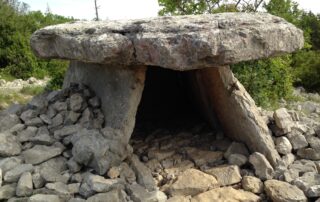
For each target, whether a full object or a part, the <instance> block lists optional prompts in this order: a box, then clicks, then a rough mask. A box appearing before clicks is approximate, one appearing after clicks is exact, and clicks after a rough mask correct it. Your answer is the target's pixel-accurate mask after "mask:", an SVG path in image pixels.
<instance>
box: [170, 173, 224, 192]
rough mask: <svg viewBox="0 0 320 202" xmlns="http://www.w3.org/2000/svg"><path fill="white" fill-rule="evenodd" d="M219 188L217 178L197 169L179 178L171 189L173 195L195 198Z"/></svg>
mask: <svg viewBox="0 0 320 202" xmlns="http://www.w3.org/2000/svg"><path fill="white" fill-rule="evenodd" d="M217 186H218V182H217V180H216V178H215V177H213V176H211V175H208V174H206V173H203V172H201V171H199V170H196V169H192V168H191V169H188V170H186V171H184V172H183V173H182V174H181V175H180V176H178V178H177V181H175V182H174V183H173V184H172V185H171V187H170V188H169V192H170V194H171V195H184V196H188V195H191V196H194V195H197V194H199V193H201V192H205V191H207V190H209V189H212V188H214V187H217Z"/></svg>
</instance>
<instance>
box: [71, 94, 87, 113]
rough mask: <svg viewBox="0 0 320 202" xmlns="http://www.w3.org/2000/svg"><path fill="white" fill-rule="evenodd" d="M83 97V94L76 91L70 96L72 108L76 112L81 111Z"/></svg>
mask: <svg viewBox="0 0 320 202" xmlns="http://www.w3.org/2000/svg"><path fill="white" fill-rule="evenodd" d="M83 101H84V99H83V97H82V96H81V94H79V93H76V94H73V95H71V97H70V109H71V110H72V111H74V112H78V111H80V109H81V107H82V104H83Z"/></svg>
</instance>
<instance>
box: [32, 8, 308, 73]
mask: <svg viewBox="0 0 320 202" xmlns="http://www.w3.org/2000/svg"><path fill="white" fill-rule="evenodd" d="M303 43H304V40H303V33H302V31H301V30H299V29H298V28H296V27H295V26H294V25H292V24H290V23H288V22H286V21H285V20H283V19H282V18H279V17H276V16H272V15H270V14H267V13H220V14H214V15H193V16H169V17H158V18H150V19H141V20H126V21H99V22H91V21H78V22H73V23H66V24H61V25H55V26H49V27H46V28H43V29H41V30H38V31H36V32H35V33H34V34H33V35H32V38H31V46H32V49H33V50H34V52H35V53H36V55H37V56H39V57H41V58H61V59H69V60H77V61H81V62H86V63H99V64H110V65H119V66H120V67H121V66H122V67H123V66H137V65H151V66H160V67H164V68H170V69H174V70H191V69H199V68H206V67H213V66H222V65H228V64H233V63H238V62H240V61H246V60H253V59H259V58H265V57H270V56H274V55H278V54H281V53H287V52H293V51H295V50H297V49H299V48H301V47H302V46H303Z"/></svg>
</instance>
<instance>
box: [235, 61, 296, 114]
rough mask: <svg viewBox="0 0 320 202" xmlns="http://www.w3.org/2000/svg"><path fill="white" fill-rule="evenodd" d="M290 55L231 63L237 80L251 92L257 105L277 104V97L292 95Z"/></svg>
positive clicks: (269, 106) (272, 106)
mask: <svg viewBox="0 0 320 202" xmlns="http://www.w3.org/2000/svg"><path fill="white" fill-rule="evenodd" d="M290 63H291V55H286V56H282V57H276V58H272V59H265V60H258V61H249V62H242V63H239V64H236V65H232V70H233V72H234V73H235V76H236V77H237V78H238V79H239V81H240V82H241V83H242V84H243V85H244V87H245V88H246V89H247V91H248V92H249V93H250V94H251V96H252V97H253V99H254V100H255V101H256V103H257V105H259V106H262V107H267V108H274V107H276V106H277V103H278V101H279V99H281V98H290V97H291V95H292V90H293V88H292V81H293V76H292V67H291V66H290Z"/></svg>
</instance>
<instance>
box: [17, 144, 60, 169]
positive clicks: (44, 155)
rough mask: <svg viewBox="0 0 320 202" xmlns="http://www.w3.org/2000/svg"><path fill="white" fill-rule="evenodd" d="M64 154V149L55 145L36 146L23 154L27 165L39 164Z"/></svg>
mask: <svg viewBox="0 0 320 202" xmlns="http://www.w3.org/2000/svg"><path fill="white" fill-rule="evenodd" d="M62 152H63V149H62V148H61V147H58V146H55V145H53V146H44V145H36V146H34V147H33V148H31V149H28V150H26V151H24V152H22V156H23V158H24V159H25V162H26V163H30V164H39V163H42V162H44V161H47V160H49V159H51V158H53V157H56V156H58V155H60V154H61V153H62Z"/></svg>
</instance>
